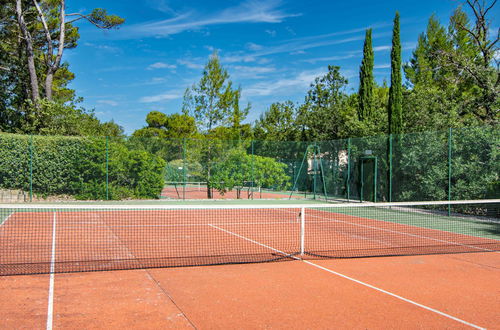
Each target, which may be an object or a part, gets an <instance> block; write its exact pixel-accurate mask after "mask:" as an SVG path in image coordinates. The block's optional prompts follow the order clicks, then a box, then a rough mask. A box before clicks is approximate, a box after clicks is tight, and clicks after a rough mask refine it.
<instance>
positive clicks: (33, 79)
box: [16, 0, 40, 105]
mask: <svg viewBox="0 0 500 330" xmlns="http://www.w3.org/2000/svg"><path fill="white" fill-rule="evenodd" d="M21 1H22V0H16V14H17V22H18V24H19V28H20V30H21V33H22V37H23V39H24V42H25V44H26V56H27V58H28V72H29V75H30V86H31V100H32V101H33V103H35V105H36V104H37V103H38V100H39V98H40V91H39V89H38V76H37V74H36V67H35V54H34V51H33V39H32V38H31V34H30V33H29V31H28V28H27V26H26V22H25V21H24V15H23V10H22V6H21Z"/></svg>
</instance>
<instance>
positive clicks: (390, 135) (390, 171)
mask: <svg viewBox="0 0 500 330" xmlns="http://www.w3.org/2000/svg"><path fill="white" fill-rule="evenodd" d="M389 202H392V133H391V134H389Z"/></svg>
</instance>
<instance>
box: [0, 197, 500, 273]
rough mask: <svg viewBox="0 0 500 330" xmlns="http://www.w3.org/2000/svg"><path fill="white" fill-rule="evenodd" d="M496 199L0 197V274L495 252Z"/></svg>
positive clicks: (499, 234) (498, 239)
mask: <svg viewBox="0 0 500 330" xmlns="http://www.w3.org/2000/svg"><path fill="white" fill-rule="evenodd" d="M499 206H500V200H483V201H455V202H407V203H376V204H374V203H356V204H277V205H256V204H248V205H216V204H215V205H214V204H210V205H168V204H167V205H165V204H161V205H160V204H157V205H141V206H137V205H120V204H115V205H109V204H108V205H99V204H94V205H91V204H83V205H62V204H58V205H48V204H40V205H25V204H19V205H17V204H14V205H5V204H4V205H0V223H1V224H0V275H14V274H37V273H59V272H80V271H100V270H118V269H136V268H153V267H180V266H201V265H216V264H233V263H254V262H269V261H285V260H298V259H315V258H351V257H371V256H394V255H419V254H437V253H465V252H493V251H500V212H499Z"/></svg>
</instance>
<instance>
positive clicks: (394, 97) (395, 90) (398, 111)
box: [387, 12, 403, 134]
mask: <svg viewBox="0 0 500 330" xmlns="http://www.w3.org/2000/svg"><path fill="white" fill-rule="evenodd" d="M402 103H403V91H402V78H401V38H400V36H399V12H396V17H395V18H394V27H393V29H392V49H391V87H390V89H389V109H388V111H387V112H388V114H389V125H388V127H389V134H401V133H402V132H403V105H402Z"/></svg>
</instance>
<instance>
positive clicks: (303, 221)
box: [300, 207, 306, 256]
mask: <svg viewBox="0 0 500 330" xmlns="http://www.w3.org/2000/svg"><path fill="white" fill-rule="evenodd" d="M305 212H306V208H305V207H302V208H301V209H300V255H301V256H303V255H304V251H305V246H304V244H305V236H306V235H305V232H306V213H305Z"/></svg>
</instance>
